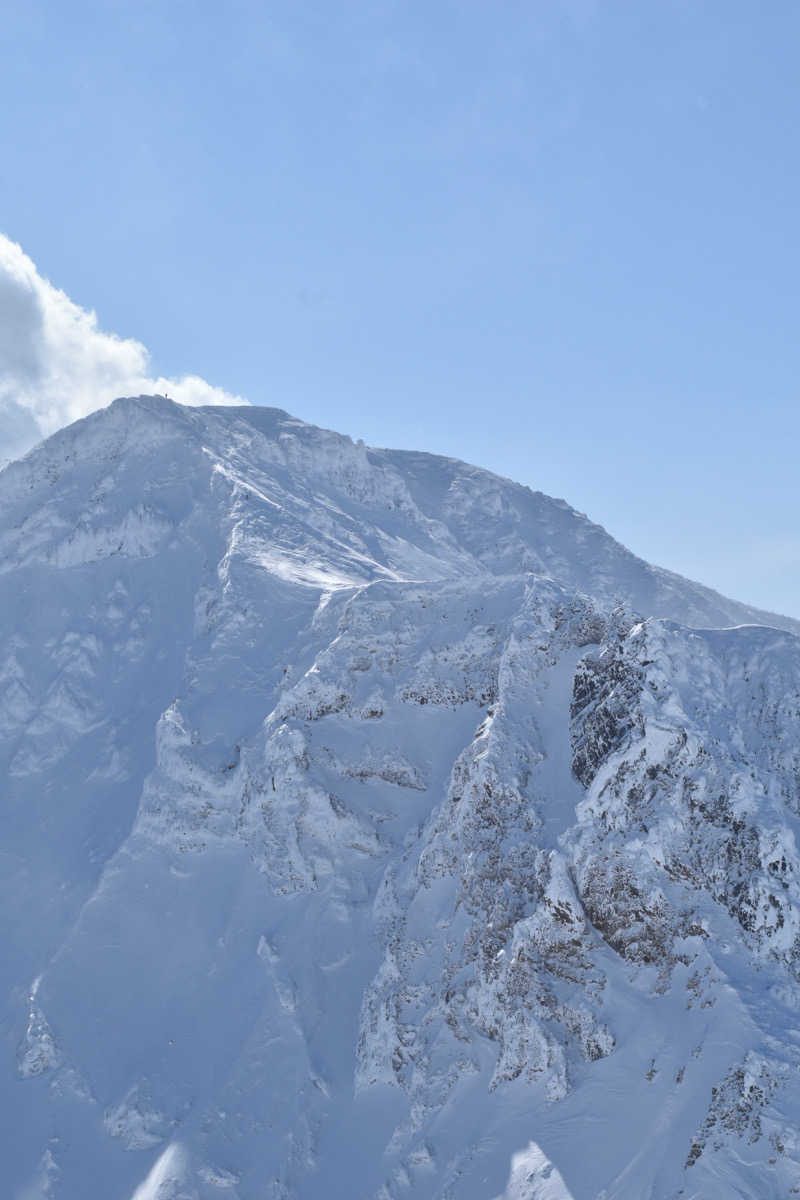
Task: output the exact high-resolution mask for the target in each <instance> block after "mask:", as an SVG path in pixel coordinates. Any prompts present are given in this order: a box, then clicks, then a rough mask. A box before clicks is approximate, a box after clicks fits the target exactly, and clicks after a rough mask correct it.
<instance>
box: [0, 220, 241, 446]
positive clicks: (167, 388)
mask: <svg viewBox="0 0 800 1200" xmlns="http://www.w3.org/2000/svg"><path fill="white" fill-rule="evenodd" d="M148 367H149V354H148V352H147V349H146V348H145V347H144V346H143V345H142V344H141V342H137V341H135V340H134V339H132V338H121V337H117V336H116V335H115V334H113V333H106V332H105V331H103V330H102V329H100V328H99V326H98V323H97V317H96V315H95V314H94V313H93V312H87V311H86V310H85V309H83V308H81V307H80V306H79V305H77V304H74V303H73V301H72V300H70V298H69V296H67V295H66V294H65V293H64V292H62V291H60V290H59V289H58V288H56V287H54V286H53V285H52V284H51V283H50V282H49V281H48V280H47V279H45V278H44V277H43V276H42V275H40V274H39V271H38V270H37V268H36V265H35V264H34V263H33V262H32V261H31V259H30V258H29V257H28V256H27V254H25V253H24V251H23V250H22V248H21V247H20V246H18V245H17V244H16V243H15V242H12V241H11V240H10V239H9V238H7V237H4V236H3V235H2V234H0V464H1V463H2V462H3V461H4V460H6V459H9V458H13V457H16V456H17V455H18V454H22V453H24V451H25V450H27V449H28V448H29V447H30V446H31V445H33V444H34V442H36V441H38V440H39V438H41V437H46V436H47V435H48V434H50V433H53V432H54V431H55V430H56V429H59V428H60V427H61V426H62V425H66V424H68V423H69V422H70V421H74V420H77V418H78V417H83V416H86V414H87V413H90V412H93V411H94V409H97V408H102V407H103V406H104V405H106V404H108V403H110V402H111V401H112V400H114V399H115V398H116V397H117V396H125V395H138V394H141V393H148V392H162V393H163V392H167V393H168V394H169V395H170V396H171V397H172V399H174V400H178V401H180V403H182V404H245V403H246V401H245V400H243V399H242V398H241V397H240V396H232V395H231V394H230V393H228V392H225V391H223V390H222V389H221V388H217V387H214V386H212V384H210V383H207V382H206V380H205V379H201V378H200V377H199V376H197V375H186V376H184V377H182V378H180V379H165V378H163V377H159V378H157V379H156V378H153V377H152V376H151V375H150V374H149V370H148Z"/></svg>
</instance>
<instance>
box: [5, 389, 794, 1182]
mask: <svg viewBox="0 0 800 1200" xmlns="http://www.w3.org/2000/svg"><path fill="white" fill-rule="evenodd" d="M799 633H800V622H796V621H793V620H790V619H788V618H783V617H778V616H775V615H772V614H767V613H763V612H760V611H758V610H755V609H752V608H749V607H747V606H745V605H742V604H738V603H736V602H734V601H731V600H727V599H725V598H723V597H721V596H719V595H718V594H717V593H715V592H713V591H711V590H710V589H708V588H705V587H702V586H701V585H699V584H696V583H692V582H690V581H688V580H685V579H682V578H681V577H679V576H676V575H673V574H671V573H669V572H666V571H663V570H660V569H658V568H655V567H652V566H650V565H648V564H647V563H645V562H643V561H642V560H640V559H638V558H636V557H635V556H634V555H632V554H631V553H629V552H628V551H627V550H626V549H624V547H622V546H621V545H619V543H617V542H615V541H614V539H613V538H612V537H610V536H609V535H608V534H607V533H606V532H605V531H604V530H603V529H602V528H601V527H599V526H597V525H594V524H592V522H590V521H589V520H588V519H587V518H586V517H585V516H583V515H582V514H580V513H577V512H575V511H574V510H573V509H572V508H571V507H570V506H569V505H568V504H566V503H564V502H563V501H560V500H553V499H551V498H549V497H547V496H544V495H542V494H541V493H538V492H532V491H530V490H529V489H528V488H525V487H521V486H519V485H517V484H514V483H511V482H510V481H508V480H505V479H502V478H499V477H498V476H496V475H492V474H491V473H489V472H487V471H482V470H480V469H478V468H476V467H471V466H467V465H465V464H464V463H461V462H458V461H455V460H453V459H447V458H441V457H437V456H433V455H428V454H422V453H413V452H407V451H391V450H375V449H370V448H368V447H365V446H364V445H363V444H361V443H353V442H352V441H351V440H350V439H349V438H346V437H342V436H340V435H338V434H335V433H331V432H329V431H326V430H322V429H318V428H316V427H314V426H311V425H307V424H304V423H303V422H301V421H298V420H295V419H294V418H292V417H290V416H289V415H288V414H286V413H284V412H282V411H280V410H277V409H265V408H183V407H181V406H179V405H176V404H173V403H171V402H170V401H168V400H166V399H164V398H162V397H154V396H142V397H138V398H136V399H126V400H118V401H116V402H115V403H114V404H112V405H111V406H110V407H109V408H107V409H104V410H102V411H100V412H97V413H95V414H93V415H92V416H90V417H88V418H86V419H85V420H82V421H79V422H77V423H76V424H74V425H72V426H70V427H69V428H67V429H64V430H62V431H61V432H59V433H58V434H56V435H55V436H53V437H52V438H50V439H49V440H48V441H46V442H44V443H42V444H41V445H40V446H38V447H37V448H36V449H34V450H33V451H31V452H30V453H29V454H28V455H27V456H26V457H25V458H24V459H21V460H18V461H15V462H13V463H11V464H9V465H8V466H7V467H6V468H5V469H4V470H2V471H1V472H0V634H1V635H2V636H1V637H0V683H1V684H2V687H0V756H2V760H3V767H4V770H3V778H4V781H5V783H4V795H3V805H2V810H0V835H1V837H2V840H1V841H0V867H1V869H0V912H1V913H2V923H1V924H0V929H2V953H0V977H2V984H3V987H2V997H3V1001H2V1004H3V1008H2V1026H1V1027H2V1034H3V1040H2V1044H3V1046H4V1047H5V1049H4V1066H3V1068H2V1072H0V1093H1V1094H2V1106H3V1113H4V1127H3V1135H2V1136H3V1141H4V1143H5V1144H4V1146H3V1154H2V1161H3V1170H4V1174H5V1176H6V1191H7V1193H8V1195H9V1196H10V1197H13V1198H14V1200H33V1198H36V1200H38V1198H40V1197H41V1198H45V1197H47V1198H52V1200H86V1198H87V1197H88V1196H97V1197H114V1198H117V1197H119V1200H212V1198H215V1200H221V1198H222V1197H226V1198H230V1200H295V1198H298V1200H323V1198H325V1200H329V1198H332V1197H340V1196H341V1197H343V1198H344V1197H347V1198H348V1200H351V1198H352V1200H358V1198H361V1197H363V1198H364V1200H370V1198H372V1200H395V1198H397V1200H403V1198H406V1197H408V1198H409V1200H413V1198H415V1197H416V1198H420V1200H421V1198H423V1197H424V1198H431V1200H433V1198H437V1200H439V1198H441V1200H445V1198H453V1200H499V1198H502V1200H598V1198H599V1197H603V1198H604V1200H643V1198H644V1197H650V1198H652V1200H677V1198H678V1197H684V1198H685V1200H689V1198H690V1197H694V1198H697V1197H703V1200H727V1198H728V1197H730V1196H734V1195H739V1196H753V1197H759V1198H763V1200H768V1198H770V1197H776V1198H777V1197H786V1196H789V1195H790V1194H792V1193H793V1192H795V1191H797V1192H798V1194H800V1137H798V1133H797V1128H798V1119H799V1118H800V1083H798V1078H799V1077H798V1071H797V1067H798V1060H799V1059H800V1046H798V1033H797V1020H798V1017H797V1014H798V1011H800V983H799V982H798V981H800V879H799V878H798V872H800V861H799V860H798V852H797V844H796V836H797V831H798V819H799V818H800V736H798V735H800V641H799V640H798V634H799Z"/></svg>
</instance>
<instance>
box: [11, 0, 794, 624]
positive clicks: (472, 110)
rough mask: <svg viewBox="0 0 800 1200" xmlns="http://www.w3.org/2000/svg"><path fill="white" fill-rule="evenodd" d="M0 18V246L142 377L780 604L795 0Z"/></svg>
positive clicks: (786, 482) (365, 0) (183, 9)
mask: <svg viewBox="0 0 800 1200" xmlns="http://www.w3.org/2000/svg"><path fill="white" fill-rule="evenodd" d="M0 16H1V17H2V27H3V31H4V35H5V36H4V38H3V39H2V44H1V45H0V144H1V145H2V147H3V153H2V158H1V159H0V199H1V200H2V203H1V204H0V230H2V231H3V232H4V233H5V234H6V235H8V237H9V238H11V239H13V240H14V241H15V242H18V243H19V244H20V245H21V246H22V248H23V249H24V250H25V252H26V253H27V254H28V255H30V257H31V258H32V259H33V260H34V261H35V263H36V265H37V267H38V269H39V271H40V272H41V273H42V275H44V276H46V277H47V278H49V279H50V280H51V281H52V282H53V283H54V284H55V285H56V286H57V287H58V288H61V289H63V290H64V291H65V292H66V293H67V294H68V295H69V297H70V298H71V299H72V300H73V301H74V302H75V303H76V304H78V305H80V306H82V307H83V308H86V309H94V310H96V312H97V316H98V321H99V323H100V325H101V326H102V328H103V329H104V330H108V331H113V332H115V333H117V334H119V335H121V336H122V337H125V338H135V339H137V340H138V341H140V342H141V343H143V344H144V345H145V346H147V348H148V350H149V352H150V372H151V374H152V375H153V376H161V375H163V376H167V377H177V376H181V375H184V374H187V373H191V374H195V375H198V376H201V377H203V378H204V379H206V380H209V381H210V382H211V383H212V384H214V385H217V386H219V387H221V388H224V389H226V390H227V391H228V392H230V393H234V394H238V395H241V396H245V397H247V398H248V399H249V400H251V401H252V402H254V403H266V404H275V405H278V406H280V407H283V408H287V409H289V410H290V411H291V412H294V413H295V414H296V415H298V416H301V417H303V418H305V419H307V420H310V421H314V422H317V423H319V424H324V425H327V426H330V427H333V428H336V429H339V430H341V431H343V432H347V433H351V434H352V435H353V436H354V437H363V438H364V439H365V440H366V441H368V442H372V443H376V444H384V445H396V446H415V447H420V448H425V449H429V450H434V451H438V452H444V453H451V454H454V455H457V456H459V457H462V458H466V459H469V460H471V461H475V462H479V463H480V464H482V465H484V466H488V467H491V468H493V469H495V470H497V471H500V472H501V473H503V474H506V475H510V476H513V477H514V478H517V479H519V480H521V481H523V482H525V483H529V484H530V485H531V486H533V487H537V488H540V489H542V490H543V491H546V492H548V493H550V494H553V495H558V496H564V497H566V498H567V499H568V500H569V501H570V502H571V503H572V504H574V505H575V506H576V507H578V508H580V509H581V510H583V511H586V512H588V513H589V515H590V516H591V517H592V518H593V519H595V520H597V521H600V522H601V523H602V524H604V525H605V526H606V527H607V528H608V529H609V530H610V531H611V532H612V533H613V534H614V535H615V536H617V537H618V538H620V540H622V541H623V542H625V543H626V544H627V545H629V546H630V547H631V548H632V549H634V550H635V551H636V552H637V553H640V554H642V555H643V556H644V557H646V558H648V559H650V560H651V561H655V562H658V563H661V564H662V565H664V566H668V567H671V568H672V569H674V570H677V571H680V572H682V573H685V574H689V575H691V576H693V577H695V578H700V579H702V580H703V581H704V582H708V583H710V584H712V585H713V586H716V587H718V588H720V589H721V590H723V591H725V592H727V593H729V594H731V595H735V596H736V597H738V598H740V599H743V600H746V601H750V602H753V603H757V604H761V605H763V606H765V607H770V608H774V609H778V610H781V611H784V612H787V613H792V614H794V615H800V533H798V528H797V511H798V503H797V501H798V490H800V489H799V488H798V469H797V447H798V434H799V433H800V415H799V414H798V403H797V378H798V370H797V359H798V349H797V329H796V325H797V314H798V303H797V299H798V296H797V292H798V279H799V278H800V269H799V268H800V261H799V260H800V248H799V246H800V243H799V242H798V236H797V220H798V218H797V214H798V212H800V194H799V193H800V168H799V167H798V156H797V150H796V142H797V133H796V131H797V128H798V126H800V88H798V84H797V54H798V45H800V7H799V6H797V5H796V4H794V3H788V2H784V0H775V2H774V3H772V4H769V5H756V4H754V3H752V0H750V2H748V3H741V2H739V0H724V2H721V0H704V3H702V4H697V3H694V2H689V0H685V2H684V0H648V2H647V3H642V0H636V2H633V0H608V2H607V3H599V2H597V3H595V2H592V0H552V2H544V0H539V2H536V0H527V2H526V3H517V2H515V0H502V2H500V3H498V2H497V0H495V2H492V3H489V2H488V0H480V2H478V0H461V2H459V3H451V2H449V0H426V2H425V3H422V2H420V0H408V2H406V3H399V2H397V3H395V2H391V0H341V2H340V3H332V2H329V0H326V2H325V3H323V2H322V0H315V2H313V3H299V2H295V3H288V2H280V3H270V2H264V0H262V2H261V3H252V2H244V0H227V2H226V3H225V4H219V3H217V4H212V3H209V2H208V0H194V2H193V3H188V2H185V0H158V2H148V0H137V2H136V3H133V2H131V0H102V2H101V0H98V2H96V3H88V2H87V0H72V2H71V3H68V4H66V3H63V2H61V3H54V2H47V3H40V2H37V0H27V3H26V4H25V5H24V6H23V5H22V4H19V3H17V0H14V2H13V3H11V2H9V0H0ZM0 299H1V297H0ZM0 348H2V340H1V339H0ZM0 457H2V455H0Z"/></svg>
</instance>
